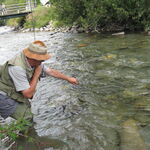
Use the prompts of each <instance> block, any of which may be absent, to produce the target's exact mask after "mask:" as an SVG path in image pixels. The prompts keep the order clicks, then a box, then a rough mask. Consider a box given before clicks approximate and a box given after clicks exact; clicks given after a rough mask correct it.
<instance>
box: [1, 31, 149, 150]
mask: <svg viewBox="0 0 150 150" xmlns="http://www.w3.org/2000/svg"><path fill="white" fill-rule="evenodd" d="M25 35H26V36H28V38H26V39H25V38H22V37H25ZM25 35H24V34H22V33H19V34H17V35H14V34H10V35H9V36H10V37H8V35H7V37H6V36H5V35H3V38H4V39H9V38H11V39H13V41H12V43H11V44H10V45H7V46H6V45H4V46H5V47H6V49H7V50H8V51H7V54H8V52H10V47H11V46H12V47H13V45H16V44H15V43H17V42H18V40H17V39H18V38H20V39H22V40H21V41H20V42H19V43H18V45H19V46H20V47H21V48H23V47H24V46H25V44H27V43H29V42H30V41H31V38H32V36H31V33H26V34H25ZM36 36H37V39H39V40H43V41H45V42H46V44H47V45H48V47H49V52H50V53H52V54H53V57H52V59H50V60H48V61H46V62H45V64H46V65H47V66H50V67H52V68H55V69H57V70H60V71H61V72H63V73H65V74H67V75H69V76H74V77H77V78H78V80H79V83H80V84H79V85H78V86H74V85H70V84H68V83H67V82H66V81H62V80H58V79H55V78H52V77H47V78H43V79H41V81H40V83H39V85H38V87H39V88H38V89H37V92H36V95H35V97H34V99H33V101H32V111H33V114H34V122H35V130H36V132H37V134H38V136H36V134H35V132H34V131H33V133H32V132H31V135H32V136H33V135H34V136H35V139H36V140H35V143H28V142H27V141H25V140H24V139H20V140H18V141H17V143H16V144H17V146H18V147H19V146H21V145H22V147H24V148H26V149H28V150H34V149H38V148H39V149H41V150H48V149H49V150H52V149H54V150H58V149H59V150H131V149H132V150H139V149H138V148H137V146H139V148H142V149H140V150H148V148H149V147H150V145H149V143H150V142H149V141H150V134H149V131H150V130H149V124H150V116H149V111H150V100H149V96H150V91H149V89H150V71H149V64H150V62H149V57H150V51H149V49H150V45H149V42H150V37H149V36H144V35H139V34H130V35H124V36H118V37H115V36H110V35H100V34H68V33H57V34H55V35H53V36H51V35H50V33H49V32H47V33H42V32H41V33H37V35H36ZM14 37H15V38H16V39H15V38H14ZM2 41H3V40H2ZM24 41H25V43H24ZM22 43H24V44H22ZM4 44H5V42H4ZM14 48H16V47H14ZM15 52H16V51H12V53H15ZM2 53H3V54H4V55H3V56H5V55H6V51H4V50H3V49H2ZM6 57H7V55H6ZM9 57H10V56H9ZM128 129H131V130H130V131H132V133H133V134H131V133H130V132H129V130H128ZM130 135H132V136H130ZM128 136H130V137H131V138H130V141H131V142H130V141H128V140H127V139H128ZM139 137H140V138H139ZM39 141H40V142H39ZM135 141H137V142H135ZM143 143H144V144H143ZM20 149H21V148H20Z"/></svg>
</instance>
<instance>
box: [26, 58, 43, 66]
mask: <svg viewBox="0 0 150 150" xmlns="http://www.w3.org/2000/svg"><path fill="white" fill-rule="evenodd" d="M43 61H44V60H35V59H30V58H28V62H29V64H30V65H31V67H38V66H39V65H41V63H42V62H43Z"/></svg>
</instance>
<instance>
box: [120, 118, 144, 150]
mask: <svg viewBox="0 0 150 150" xmlns="http://www.w3.org/2000/svg"><path fill="white" fill-rule="evenodd" d="M121 150H146V148H145V143H144V141H143V139H142V137H141V135H140V133H139V130H138V127H137V123H136V121H135V120H133V119H129V120H127V121H125V122H124V123H123V124H122V131H121Z"/></svg>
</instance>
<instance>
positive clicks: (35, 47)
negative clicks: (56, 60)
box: [23, 43, 51, 60]
mask: <svg viewBox="0 0 150 150" xmlns="http://www.w3.org/2000/svg"><path fill="white" fill-rule="evenodd" d="M23 53H24V55H25V56H26V57H28V58H31V59H35V60H47V59H49V58H50V57H51V56H50V55H49V54H48V52H47V47H46V46H41V45H39V44H34V43H31V44H30V45H29V47H28V48H25V49H24V50H23Z"/></svg>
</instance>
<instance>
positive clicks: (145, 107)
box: [134, 100, 150, 112]
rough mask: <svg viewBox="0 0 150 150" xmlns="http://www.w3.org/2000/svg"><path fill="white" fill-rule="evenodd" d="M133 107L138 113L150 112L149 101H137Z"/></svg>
mask: <svg viewBox="0 0 150 150" xmlns="http://www.w3.org/2000/svg"><path fill="white" fill-rule="evenodd" d="M134 107H135V108H136V109H137V110H138V111H139V110H142V111H146V112H150V101H149V100H138V101H136V102H135V104H134Z"/></svg>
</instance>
